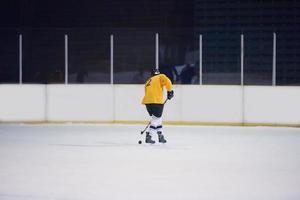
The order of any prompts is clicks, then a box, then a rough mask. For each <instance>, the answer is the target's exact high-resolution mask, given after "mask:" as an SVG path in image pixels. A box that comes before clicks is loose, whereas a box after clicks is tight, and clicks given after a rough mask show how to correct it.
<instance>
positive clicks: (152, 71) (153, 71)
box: [151, 67, 160, 76]
mask: <svg viewBox="0 0 300 200" xmlns="http://www.w3.org/2000/svg"><path fill="white" fill-rule="evenodd" d="M157 74H160V72H159V70H158V69H157V68H156V67H155V68H153V69H152V70H151V75H152V76H154V75H157Z"/></svg>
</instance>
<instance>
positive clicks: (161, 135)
mask: <svg viewBox="0 0 300 200" xmlns="http://www.w3.org/2000/svg"><path fill="white" fill-rule="evenodd" d="M157 135H158V142H160V143H166V142H167V140H166V139H165V137H164V135H163V134H162V132H161V131H158V132H157Z"/></svg>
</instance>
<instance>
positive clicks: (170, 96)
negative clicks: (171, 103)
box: [168, 90, 174, 100]
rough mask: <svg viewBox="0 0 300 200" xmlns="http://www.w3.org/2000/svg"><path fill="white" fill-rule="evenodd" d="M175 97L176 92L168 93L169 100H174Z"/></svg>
mask: <svg viewBox="0 0 300 200" xmlns="http://www.w3.org/2000/svg"><path fill="white" fill-rule="evenodd" d="M173 96H174V91H173V90H171V91H168V99H169V100H170V99H172V98H173Z"/></svg>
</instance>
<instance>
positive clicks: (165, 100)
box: [141, 99, 168, 135]
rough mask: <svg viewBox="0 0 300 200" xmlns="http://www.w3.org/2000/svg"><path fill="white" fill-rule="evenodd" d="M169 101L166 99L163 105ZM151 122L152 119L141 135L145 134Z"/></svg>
mask: <svg viewBox="0 0 300 200" xmlns="http://www.w3.org/2000/svg"><path fill="white" fill-rule="evenodd" d="M167 101H168V99H166V100H165V101H164V103H163V105H165V104H166V103H167ZM150 124H151V120H150V121H149V123H148V124H147V126H146V127H145V129H144V130H142V131H141V135H143V134H144V132H145V131H146V130H147V128H148V127H149V126H150Z"/></svg>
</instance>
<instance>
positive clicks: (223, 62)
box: [0, 0, 300, 85]
mask: <svg viewBox="0 0 300 200" xmlns="http://www.w3.org/2000/svg"><path fill="white" fill-rule="evenodd" d="M299 13H300V3H299V1H297V0H285V1H283V0H243V1H241V0H240V1H238V0H160V1H158V0H126V1H125V0H84V1H83V0H77V1H58V0H51V1H50V0H43V1H40V0H23V1H21V0H19V1H17V0H4V1H3V0H2V1H1V2H0V83H17V82H18V81H19V41H18V40H19V34H22V37H23V82H24V83H64V81H65V80H64V35H65V34H67V35H68V38H69V39H68V43H69V80H68V81H69V82H70V83H109V82H110V35H111V34H113V35H114V80H115V83H143V82H144V80H145V79H146V78H147V75H148V72H149V70H150V69H151V68H153V67H154V66H155V33H159V42H160V60H159V61H160V63H159V64H160V69H161V71H163V72H164V73H166V74H168V75H169V76H172V75H173V77H171V78H172V80H173V82H175V83H178V84H191V83H192V84H197V83H198V81H199V80H198V79H197V77H198V74H199V68H198V64H199V58H198V48H199V46H198V43H199V34H202V35H203V84H234V85H236V84H240V36H241V34H244V38H245V59H244V73H245V74H244V82H245V84H246V85H271V84H272V51H273V46H272V45H273V32H276V34H277V63H276V64H277V71H276V73H277V84H278V85H300V36H299V35H300V34H299V30H300V28H299V27H300V14H299ZM188 64H190V65H191V68H190V69H191V70H190V73H186V74H188V75H189V76H191V77H193V78H192V80H190V81H189V80H188V81H184V80H186V79H185V77H184V76H183V74H184V73H182V74H181V76H180V73H181V72H183V71H185V72H186V71H187V70H183V71H181V69H182V68H184V67H185V66H186V65H188ZM175 69H176V70H177V71H175ZM171 72H172V73H171ZM176 74H177V75H176Z"/></svg>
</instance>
